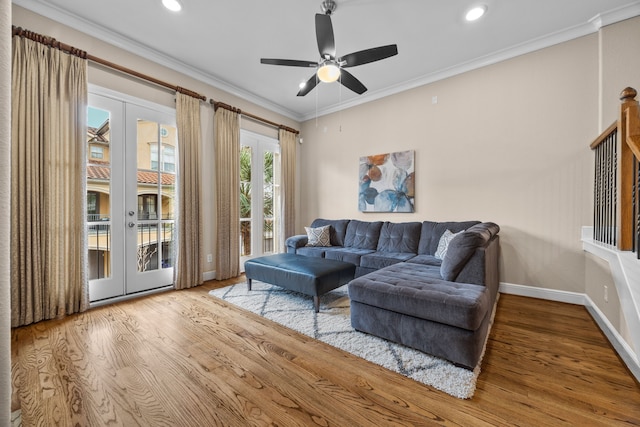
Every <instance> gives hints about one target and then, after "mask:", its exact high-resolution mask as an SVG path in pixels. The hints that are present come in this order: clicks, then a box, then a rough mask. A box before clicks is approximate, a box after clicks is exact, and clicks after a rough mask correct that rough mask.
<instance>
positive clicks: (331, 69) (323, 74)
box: [317, 63, 340, 83]
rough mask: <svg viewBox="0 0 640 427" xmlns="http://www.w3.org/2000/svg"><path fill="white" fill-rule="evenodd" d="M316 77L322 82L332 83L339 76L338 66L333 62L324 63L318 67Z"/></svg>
mask: <svg viewBox="0 0 640 427" xmlns="http://www.w3.org/2000/svg"><path fill="white" fill-rule="evenodd" d="M317 74H318V78H319V79H320V81H321V82H324V83H333V82H335V81H336V80H338V79H339V78H340V67H338V66H337V65H336V64H333V63H326V64H324V65H323V66H321V67H320V68H318V72H317Z"/></svg>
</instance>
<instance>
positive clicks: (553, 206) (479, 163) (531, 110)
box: [297, 34, 598, 292]
mask: <svg viewBox="0 0 640 427" xmlns="http://www.w3.org/2000/svg"><path fill="white" fill-rule="evenodd" d="M319 89H320V90H322V88H321V87H320V88H319ZM433 96H437V97H438V102H437V104H432V97H433ZM317 123H318V125H317V126H316V120H315V119H314V120H310V121H308V122H306V123H303V127H302V136H303V137H304V144H303V145H302V146H301V147H300V149H301V152H302V153H301V165H300V168H301V169H302V170H304V174H302V176H301V181H300V188H301V190H300V199H301V200H300V215H299V223H298V224H297V229H298V230H299V231H302V227H303V226H304V225H305V224H308V223H309V222H310V221H312V220H313V219H314V218H315V217H329V218H340V217H345V218H359V219H364V220H391V221H415V220H436V221H441V220H465V219H479V220H484V221H494V222H496V223H498V224H499V225H500V226H501V228H502V231H501V250H502V256H501V280H502V281H503V282H507V283H514V284H520V285H528V286H535V287H541V288H550V289H557V290H564V291H572V292H584V274H585V273H584V271H585V270H584V269H585V266H584V258H585V256H584V253H583V251H582V247H581V243H580V228H581V226H583V225H585V224H587V225H588V224H590V223H591V207H590V206H591V202H590V201H591V191H592V190H591V188H592V184H591V175H590V173H591V172H590V171H591V169H592V167H593V166H592V158H591V153H590V151H589V143H590V142H591V140H592V139H594V138H595V137H596V136H597V135H598V36H597V35H595V34H594V35H590V36H586V37H582V38H580V39H577V40H574V41H571V42H568V43H563V44H561V45H558V46H554V47H550V48H547V49H544V50H541V51H537V52H534V53H531V54H528V55H524V56H520V57H517V58H514V59H511V60H509V61H505V62H502V63H499V64H496V65H492V66H489V67H485V68H482V69H479V70H475V71H472V72H468V73H465V74H462V75H459V76H456V77H452V78H449V79H447V80H444V81H440V82H437V83H433V84H430V85H426V86H423V87H420V88H417V89H413V90H410V91H407V92H403V93H400V94H397V95H394V96H390V97H387V98H384V99H381V100H378V101H375V102H371V103H368V104H364V105H361V106H358V107H354V108H351V109H349V110H346V111H342V112H339V113H335V114H332V115H329V116H324V117H320V118H319V119H318V120H317ZM401 150H415V152H416V198H415V203H416V213H414V214H377V213H376V214H372V213H367V214H363V213H361V212H358V209H357V196H358V187H357V180H358V158H359V157H360V156H363V155H369V154H377V153H385V152H391V151H401Z"/></svg>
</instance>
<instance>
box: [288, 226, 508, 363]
mask: <svg viewBox="0 0 640 427" xmlns="http://www.w3.org/2000/svg"><path fill="white" fill-rule="evenodd" d="M323 226H329V231H330V245H331V246H307V243H308V237H307V235H299V236H293V237H290V238H288V239H287V241H286V246H287V252H289V253H296V254H299V255H306V256H312V257H322V258H327V259H334V260H339V261H346V262H350V263H353V264H354V265H355V266H356V273H355V278H354V280H352V281H351V282H349V285H348V286H349V297H350V300H351V323H352V326H353V327H354V328H355V329H357V330H360V331H363V332H367V333H370V334H372V335H376V336H379V337H382V338H385V339H388V340H391V341H394V342H398V343H401V344H404V345H407V346H409V347H413V348H416V349H418V350H421V351H424V352H426V353H430V354H433V355H435V356H438V357H442V358H445V359H447V360H450V361H451V362H453V363H455V364H457V365H459V366H463V367H465V368H468V369H473V368H474V367H475V366H476V365H477V363H478V361H479V360H480V358H481V356H482V351H483V348H484V343H485V341H486V337H487V333H488V331H489V326H490V323H491V317H492V312H493V308H494V306H495V303H496V299H497V294H498V286H499V273H498V255H499V236H498V232H499V230H500V228H499V227H498V226H497V225H496V224H494V223H491V222H480V221H463V222H432V221H424V222H405V223H393V222H388V221H387V222H381V221H370V222H369V221H359V220H348V219H339V220H326V219H316V220H315V221H313V223H312V224H311V228H318V227H323ZM447 230H448V231H447ZM461 231H464V232H463V233H460V232H461ZM445 233H447V236H446V237H449V239H448V240H449V242H448V247H447V250H446V252H445V253H444V254H442V252H441V251H442V249H443V248H442V246H443V239H442V237H443V235H444V234H445ZM455 233H459V234H455ZM451 234H455V235H454V236H453V237H451ZM444 240H447V239H444ZM439 245H440V246H441V248H440V251H439ZM436 254H437V255H439V256H438V257H437V256H436ZM442 255H443V256H442Z"/></svg>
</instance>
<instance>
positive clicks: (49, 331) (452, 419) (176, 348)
mask: <svg viewBox="0 0 640 427" xmlns="http://www.w3.org/2000/svg"><path fill="white" fill-rule="evenodd" d="M243 280H244V279H243V278H240V279H236V281H243ZM232 282H233V281H226V282H209V283H206V284H205V285H204V286H201V287H198V288H195V289H190V290H184V291H170V292H166V293H161V294H156V295H152V296H148V297H144V298H141V299H138V300H133V301H129V302H122V303H118V304H113V305H110V306H104V307H100V308H95V309H92V310H90V311H88V312H86V313H83V314H80V315H75V316H71V317H68V318H66V319H63V320H56V321H48V322H42V323H38V324H36V325H32V326H27V327H22V328H18V329H15V330H14V331H13V333H12V348H11V350H12V378H13V392H14V393H13V402H14V406H15V407H19V408H20V409H21V410H22V421H23V425H24V426H76V425H77V426H102V425H114V426H116V425H122V426H136V425H140V426H165V425H166V426H217V425H220V426H244V425H281V426H293V425H318V426H360V425H366V426H369V425H376V426H387V425H395V426H400V425H461V426H476V425H522V426H547V425H549V426H551V425H553V426H556V425H571V426H597V425H602V426H605V425H606V426H613V425H640V385H639V384H638V383H637V382H636V381H635V379H634V378H633V376H632V375H631V374H630V373H629V372H628V370H627V369H626V368H625V367H624V365H623V363H622V362H621V361H620V360H619V359H618V357H617V355H616V354H615V352H614V350H613V349H612V347H611V346H610V344H609V343H608V342H607V340H606V338H605V337H604V335H603V334H602V333H601V332H600V330H599V329H598V327H597V326H596V324H595V322H594V321H593V320H592V319H591V317H590V316H589V314H588V313H587V311H586V310H585V308H584V307H580V306H574V305H569V304H562V303H555V302H549V301H542V300H536V299H531V298H524V297H518V296H513V295H502V296H501V298H500V301H499V303H498V310H497V313H496V318H495V323H494V325H493V329H492V331H491V335H490V339H489V342H488V344H487V351H486V354H485V357H484V361H483V363H482V372H481V374H480V377H479V379H478V388H477V391H476V394H475V396H474V397H473V399H471V400H460V399H456V398H454V397H451V396H449V395H447V394H444V393H442V392H439V391H436V390H434V389H431V388H429V387H427V386H424V385H422V384H420V383H417V382H414V381H412V380H409V379H406V378H404V377H402V376H400V375H398V374H395V373H393V372H390V371H387V370H385V369H384V368H381V367H378V366H376V365H373V364H371V363H369V362H366V361H363V360H361V359H358V358H357V357H355V356H352V355H350V354H348V353H345V352H342V351H341V350H337V349H335V348H332V347H329V346H327V345H325V344H323V343H321V342H318V341H314V340H313V339H311V338H308V337H306V336H304V335H301V334H298V333H296V332H294V331H291V330H289V329H286V328H284V327H282V326H279V325H277V324H274V323H271V322H269V321H267V320H265V319H263V318H261V317H259V316H256V315H253V314H251V313H248V312H245V311H242V310H240V309H238V308H235V307H233V306H230V305H228V304H226V303H225V302H223V301H221V300H218V299H215V298H213V297H210V296H209V295H208V294H207V292H208V291H209V290H210V289H213V288H215V287H220V286H226V285H228V284H230V283H232ZM14 409H15V408H14Z"/></svg>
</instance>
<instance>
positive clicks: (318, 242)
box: [304, 225, 331, 246]
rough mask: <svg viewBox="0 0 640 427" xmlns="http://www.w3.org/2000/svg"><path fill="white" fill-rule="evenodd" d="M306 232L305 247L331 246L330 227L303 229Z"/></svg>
mask: <svg viewBox="0 0 640 427" xmlns="http://www.w3.org/2000/svg"><path fill="white" fill-rule="evenodd" d="M304 229H305V231H306V232H307V240H308V242H307V246H331V226H330V225H325V226H323V227H317V228H311V227H305V228H304Z"/></svg>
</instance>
